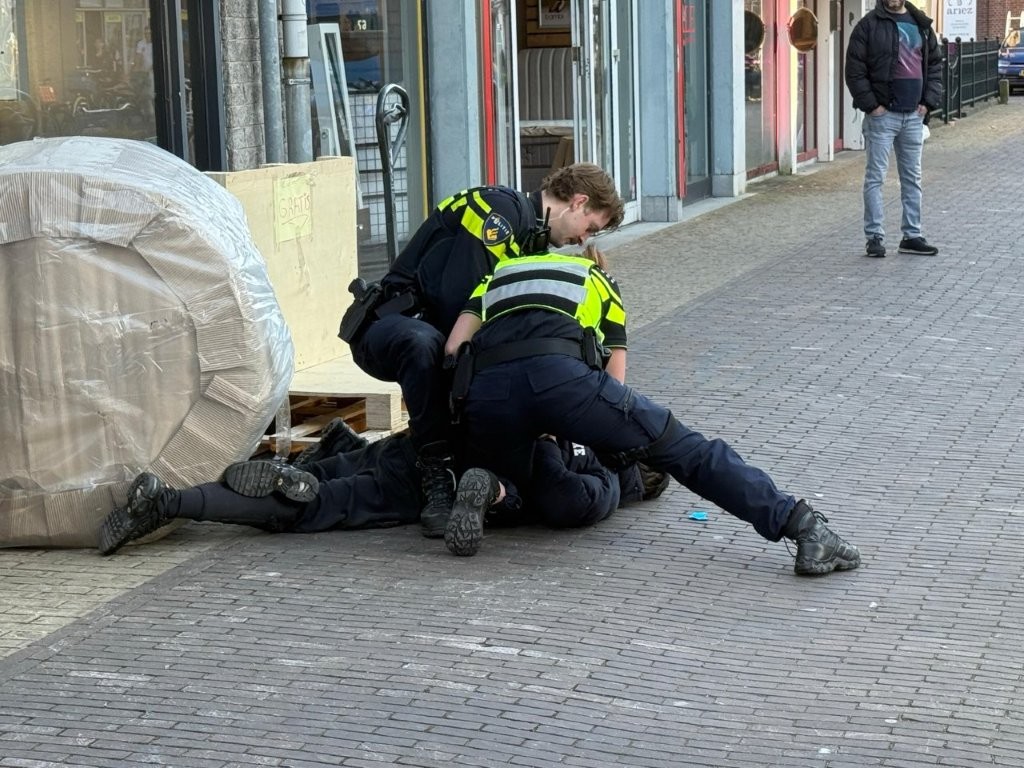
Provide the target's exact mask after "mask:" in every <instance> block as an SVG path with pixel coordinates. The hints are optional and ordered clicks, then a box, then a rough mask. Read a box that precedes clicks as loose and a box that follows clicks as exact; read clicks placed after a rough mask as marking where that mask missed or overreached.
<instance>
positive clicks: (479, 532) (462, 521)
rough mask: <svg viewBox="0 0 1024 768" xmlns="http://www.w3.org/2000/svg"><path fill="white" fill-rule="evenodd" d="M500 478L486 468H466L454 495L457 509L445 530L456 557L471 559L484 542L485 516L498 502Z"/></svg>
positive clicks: (447, 541) (445, 538)
mask: <svg viewBox="0 0 1024 768" xmlns="http://www.w3.org/2000/svg"><path fill="white" fill-rule="evenodd" d="M500 492H501V486H500V484H499V483H498V478H497V477H495V476H494V475H493V474H491V473H490V472H488V471H487V470H486V469H467V470H466V473H465V474H464V475H463V476H462V479H461V480H459V489H458V490H457V491H456V492H455V507H454V508H453V509H452V513H451V515H449V516H448V524H447V525H446V526H445V529H444V545H445V546H446V547H447V548H448V551H449V552H451V553H452V554H453V555H458V556H460V557H472V556H473V555H475V554H476V553H477V552H478V551H480V544H481V543H483V540H484V515H485V514H486V512H487V510H488V509H490V507H491V505H492V504H494V502H495V501H497V499H498V494H499V493H500Z"/></svg>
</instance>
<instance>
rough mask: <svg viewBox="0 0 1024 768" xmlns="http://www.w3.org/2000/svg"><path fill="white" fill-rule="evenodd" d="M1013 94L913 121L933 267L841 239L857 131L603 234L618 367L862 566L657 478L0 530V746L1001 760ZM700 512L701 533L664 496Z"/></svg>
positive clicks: (222, 757) (75, 752)
mask: <svg viewBox="0 0 1024 768" xmlns="http://www.w3.org/2000/svg"><path fill="white" fill-rule="evenodd" d="M1022 146H1024V99H1021V98H1016V99H1014V100H1011V104H1010V105H1009V106H997V105H993V106H990V107H988V108H985V109H981V110H978V111H976V112H973V113H972V114H971V116H970V117H968V118H966V119H964V120H961V121H960V122H958V123H956V124H955V125H952V126H947V127H943V126H936V127H935V128H934V130H933V134H932V139H931V140H930V141H929V142H928V144H927V145H926V147H925V211H924V222H925V230H926V235H927V237H928V238H929V240H931V241H933V242H935V243H936V244H937V245H938V246H939V247H940V248H941V253H940V255H939V256H938V257H935V258H928V257H913V256H903V255H898V254H896V253H895V252H894V251H895V245H896V243H897V242H898V238H899V234H898V224H899V204H898V188H897V185H896V183H895V169H892V170H891V171H890V182H889V184H888V185H887V188H886V196H887V201H888V205H887V216H888V221H887V228H888V230H889V233H890V234H889V238H888V240H889V242H888V245H889V248H890V255H889V257H888V258H886V259H881V260H875V259H867V258H864V257H863V256H861V253H862V252H863V245H864V239H863V236H862V233H861V198H860V185H861V179H862V170H863V155H862V154H859V153H845V154H843V155H841V156H840V159H839V160H838V161H837V162H836V163H834V164H832V165H831V166H828V167H822V168H820V169H818V170H816V171H815V172H813V173H807V174H801V175H798V176H795V177H788V178H778V179H772V180H768V181H765V182H761V183H758V184H755V185H753V186H752V187H751V188H750V192H751V194H750V195H748V196H747V197H745V198H744V199H742V200H739V201H737V202H735V203H733V204H730V205H727V206H724V207H718V208H716V209H714V210H711V211H710V212H708V213H705V214H703V215H701V216H699V217H697V218H694V219H692V220H690V221H687V222H683V223H681V224H678V225H675V226H671V227H666V228H662V229H658V230H657V231H654V232H653V233H651V234H648V235H646V236H644V237H642V238H639V239H630V238H629V236H628V232H627V233H619V234H617V235H613V236H610V238H611V239H610V240H609V241H607V242H610V243H612V244H613V247H612V248H611V249H610V250H611V253H610V257H611V268H612V271H613V272H614V273H615V274H616V275H617V276H618V277H619V279H620V283H621V284H622V286H623V291H624V294H625V299H626V303H627V307H628V308H629V310H630V320H631V331H632V335H631V351H630V379H631V382H632V383H634V384H635V385H636V386H637V387H638V388H640V389H641V390H642V391H645V392H646V393H648V394H651V395H652V396H654V397H655V399H658V400H659V401H661V402H664V403H665V404H667V405H669V406H670V407H671V408H672V409H673V411H674V412H675V413H676V415H677V416H679V417H680V419H682V420H683V421H684V422H685V423H687V424H689V425H690V426H692V427H694V428H697V429H700V430H701V431H702V432H704V433H705V434H707V435H709V436H719V437H723V438H725V439H726V440H728V441H729V442H730V443H732V444H733V446H734V447H735V448H736V449H737V450H738V451H739V452H740V453H741V454H742V455H743V456H745V457H746V458H747V459H748V460H749V461H750V462H752V463H754V464H757V465H758V466H761V467H763V468H765V469H767V470H769V471H770V472H771V474H772V476H773V477H774V478H775V480H776V481H777V483H778V484H779V485H780V486H781V487H783V488H785V489H786V490H788V491H790V492H792V493H794V494H796V495H798V496H800V495H805V496H807V498H808V499H809V500H811V501H812V502H813V503H814V504H815V506H816V507H818V508H820V509H821V510H822V511H824V512H825V514H827V515H828V516H829V518H830V520H831V523H832V525H833V526H834V527H835V528H836V529H837V530H838V531H840V532H842V533H843V534H845V535H847V536H848V537H849V538H850V539H851V540H853V541H854V542H855V543H856V544H858V545H859V546H860V547H861V549H862V551H863V554H864V565H863V567H862V568H861V569H860V570H858V571H854V572H851V573H845V574H833V575H831V576H828V577H825V578H821V579H800V578H797V577H795V576H794V575H793V573H792V558H791V557H790V555H789V554H787V551H786V548H785V546H784V545H783V544H781V543H778V544H773V543H769V542H766V541H764V540H762V539H760V538H759V537H758V536H757V535H756V534H755V533H754V532H753V530H752V529H750V528H749V527H747V526H746V525H744V524H742V523H741V522H739V521H738V520H736V519H734V518H732V517H730V516H728V515H726V514H725V513H722V512H721V511H719V510H717V509H715V508H713V507H711V506H709V505H708V504H707V503H705V502H703V501H701V500H700V499H698V498H696V497H694V496H693V495H692V494H690V493H689V492H687V491H685V490H684V489H682V488H681V487H680V486H678V485H676V484H673V485H672V486H670V489H669V491H668V492H667V493H666V494H665V495H664V496H663V497H662V498H661V499H660V500H659V501H657V502H654V503H649V504H646V505H641V506H636V507H632V508H628V509H625V510H622V511H620V512H619V513H618V514H617V515H615V516H614V517H612V518H611V519H610V520H608V521H606V522H604V523H602V524H601V525H599V526H597V527H595V528H591V529H585V530H577V531H568V532H552V531H547V530H543V529H539V528H527V529H516V530H501V531H496V532H492V533H490V534H489V535H488V537H487V539H486V541H485V543H484V547H483V549H482V551H481V553H480V554H479V555H478V556H477V557H474V558H469V559H457V558H453V557H451V556H449V555H448V554H447V553H446V552H445V550H444V547H443V545H442V544H441V543H439V542H437V541H428V540H425V539H423V538H422V537H421V536H420V535H419V532H418V530H416V529H413V528H408V529H393V530H386V531H366V532H359V533H331V534H321V535H315V536H287V535H278V536H272V535H265V534H260V533H257V532H250V531H248V530H245V529H228V528H218V527H216V526H212V525H200V524H191V525H188V526H185V527H183V528H181V529H179V530H177V531H175V532H174V533H172V534H171V535H169V536H168V537H166V538H164V539H162V540H161V541H159V542H157V543H155V544H151V545H147V546H144V547H132V548H129V549H127V550H126V551H125V552H124V553H123V554H122V555H119V556H117V557H113V558H109V559H103V558H100V557H99V556H98V555H97V554H96V553H95V552H90V551H81V552H26V551H5V552H0V569H2V573H3V578H4V585H5V587H6V589H5V590H4V595H3V596H2V597H0V612H2V614H0V655H2V654H6V655H4V657H3V658H0V766H3V767H5V768H6V767H8V766H21V767H23V768H29V767H31V768H46V767H49V766H112V767H113V766H117V767H121V766H141V765H168V766H176V767H177V766H180V767H181V768H233V767H236V766H237V767H239V768H240V767H241V766H278V767H280V768H311V767H312V766H345V767H346V768H349V767H355V766H382V765H401V766H423V767H427V766H446V767H448V766H481V767H483V766H537V767H538V768H540V767H547V766H555V765H562V766H580V767H583V766H586V767H587V768H593V767H594V766H609V767H610V766H631V767H632V766H637V767H643V768H646V767H648V766H650V767H651V768H654V767H655V766H716V767H717V766H735V767H736V768H740V767H743V768H749V767H750V766H794V767H797V766H799V767H804V766H814V767H816V768H854V767H857V768H861V767H862V766H883V767H884V768H911V767H913V768H918V767H921V768H923V767H924V766H963V767H968V766H970V767H973V766H982V765H1002V766H1020V765H1022V764H1024V703H1022V701H1021V697H1020V695H1019V690H1020V688H1021V684H1022V680H1021V670H1022V668H1024V647H1022V646H1024V643H1022V642H1021V637H1022V633H1024V599H1022V590H1021V588H1020V586H1019V584H1020V571H1021V568H1022V566H1021V563H1022V562H1024V458H1022V457H1024V436H1022V424H1024V415H1022V412H1024V392H1022V388H1024V355H1022V351H1024V350H1022V347H1024V341H1022V333H1021V318H1022V316H1024V277H1022V275H1024V269H1022V267H1021V262H1020V260H1021V259H1022V258H1024V213H1022V207H1021V202H1022V201H1024V173H1022V171H1024V159H1022V158H1024V150H1022ZM694 510H705V511H707V512H708V520H707V521H706V522H695V521H692V520H690V519H689V514H690V513H691V512H692V511H694Z"/></svg>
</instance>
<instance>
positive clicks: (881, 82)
mask: <svg viewBox="0 0 1024 768" xmlns="http://www.w3.org/2000/svg"><path fill="white" fill-rule="evenodd" d="M906 7H907V12H908V13H910V15H911V16H912V17H913V19H914V21H915V22H917V26H918V28H919V29H920V30H921V40H922V46H921V47H922V52H921V54H922V58H923V66H922V72H923V73H924V88H923V95H922V97H921V103H922V104H924V105H925V106H926V107H928V109H937V108H938V107H939V105H940V104H941V103H942V49H941V48H940V47H939V41H938V39H937V38H936V37H935V32H934V31H933V30H932V20H931V19H929V18H928V17H927V16H925V15H924V13H922V12H921V11H919V10H918V9H917V8H915V7H914V6H912V5H911V4H910V3H907V6H906ZM899 44H900V41H899V34H898V33H897V30H896V22H895V21H894V20H893V18H892V16H891V15H889V13H887V12H886V11H885V5H884V3H883V2H882V0H878V3H877V5H876V7H875V9H874V10H873V11H871V12H870V13H868V14H867V15H866V16H865V17H864V18H863V19H861V20H860V21H859V22H857V26H856V27H854V28H853V33H852V34H851V35H850V45H849V47H848V48H847V49H846V87H847V88H849V89H850V95H851V96H852V97H853V106H855V107H856V108H857V109H860V110H862V111H864V112H871V111H873V110H875V109H876V108H877V107H879V106H883V107H886V108H888V107H889V104H890V103H891V102H892V81H893V71H894V70H895V68H896V62H897V57H898V55H899Z"/></svg>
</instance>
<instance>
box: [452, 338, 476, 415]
mask: <svg viewBox="0 0 1024 768" xmlns="http://www.w3.org/2000/svg"><path fill="white" fill-rule="evenodd" d="M473 373H474V361H473V345H472V344H471V343H470V342H468V341H464V342H462V345H461V346H460V347H459V351H458V353H456V358H455V374H454V375H453V376H452V391H451V395H450V401H449V402H450V406H451V412H452V422H453V423H455V424H458V423H459V417H460V416H461V414H462V407H463V406H464V405H465V404H466V398H467V397H469V385H470V384H472V383H473Z"/></svg>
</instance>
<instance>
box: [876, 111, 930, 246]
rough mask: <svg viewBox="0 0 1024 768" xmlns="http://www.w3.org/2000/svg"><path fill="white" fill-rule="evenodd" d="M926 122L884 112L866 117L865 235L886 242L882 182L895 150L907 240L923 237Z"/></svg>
mask: <svg viewBox="0 0 1024 768" xmlns="http://www.w3.org/2000/svg"><path fill="white" fill-rule="evenodd" d="M923 125H924V118H923V117H922V116H921V115H919V114H918V113H917V112H885V113H883V114H881V115H877V116H873V115H870V114H867V115H864V149H865V151H866V152H867V161H866V164H865V169H864V235H865V237H867V238H868V239H869V240H870V239H871V238H872V237H881V238H882V239H883V240H884V239H885V211H884V210H883V209H882V182H884V181H885V174H886V172H887V171H888V170H889V153H890V152H891V151H892V150H893V149H895V150H896V170H897V171H899V174H900V201H901V202H902V203H903V219H902V221H901V223H900V228H901V229H902V230H903V236H904V237H920V236H921V147H922V145H923V143H924V138H923V133H924V132H923V131H922V126H923Z"/></svg>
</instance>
